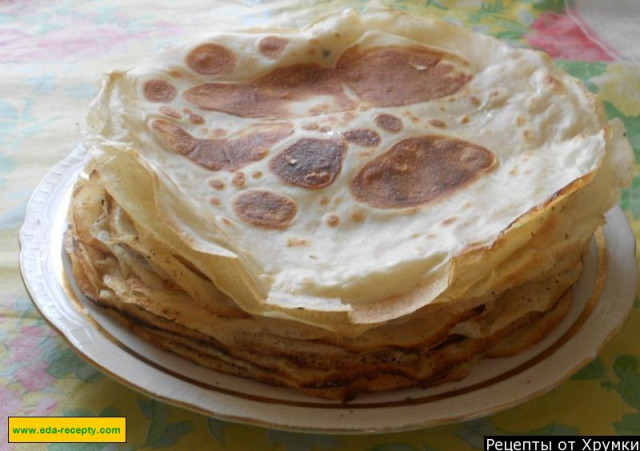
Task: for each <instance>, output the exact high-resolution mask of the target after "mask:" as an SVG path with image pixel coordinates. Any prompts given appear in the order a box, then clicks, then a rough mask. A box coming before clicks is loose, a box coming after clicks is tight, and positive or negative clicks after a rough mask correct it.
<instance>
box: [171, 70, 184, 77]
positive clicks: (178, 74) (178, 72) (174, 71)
mask: <svg viewBox="0 0 640 451" xmlns="http://www.w3.org/2000/svg"><path fill="white" fill-rule="evenodd" d="M169 75H170V76H171V77H173V78H180V77H182V74H181V73H180V71H179V70H177V69H174V70H170V71H169Z"/></svg>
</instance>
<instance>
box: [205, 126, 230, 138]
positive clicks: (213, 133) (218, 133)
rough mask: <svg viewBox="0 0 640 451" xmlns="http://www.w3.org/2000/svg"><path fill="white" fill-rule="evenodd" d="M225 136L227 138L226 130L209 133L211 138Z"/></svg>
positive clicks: (216, 129)
mask: <svg viewBox="0 0 640 451" xmlns="http://www.w3.org/2000/svg"><path fill="white" fill-rule="evenodd" d="M223 136H227V131H226V130H225V129H224V128H215V129H213V130H211V133H209V137H211V138H222V137H223Z"/></svg>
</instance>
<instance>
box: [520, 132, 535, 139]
mask: <svg viewBox="0 0 640 451" xmlns="http://www.w3.org/2000/svg"><path fill="white" fill-rule="evenodd" d="M522 137H523V138H524V140H525V141H531V140H533V132H532V131H531V130H525V131H523V132H522Z"/></svg>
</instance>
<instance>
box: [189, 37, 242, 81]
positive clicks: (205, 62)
mask: <svg viewBox="0 0 640 451" xmlns="http://www.w3.org/2000/svg"><path fill="white" fill-rule="evenodd" d="M186 63H187V66H189V68H190V69H191V70H192V71H194V72H197V73H199V74H202V75H217V74H223V73H225V72H230V71H231V70H233V68H234V66H235V65H236V57H235V56H234V54H233V52H231V50H229V49H227V48H226V47H223V46H221V45H218V44H202V45H199V46H198V47H196V48H195V49H193V50H192V51H191V52H190V53H189V54H188V55H187V58H186Z"/></svg>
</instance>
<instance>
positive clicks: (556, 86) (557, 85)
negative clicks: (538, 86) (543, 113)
mask: <svg viewBox="0 0 640 451" xmlns="http://www.w3.org/2000/svg"><path fill="white" fill-rule="evenodd" d="M544 82H545V83H546V84H548V85H551V86H552V88H553V90H554V91H558V90H560V89H562V82H561V81H560V80H558V79H557V78H555V77H554V76H553V75H551V74H547V76H546V77H544Z"/></svg>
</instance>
